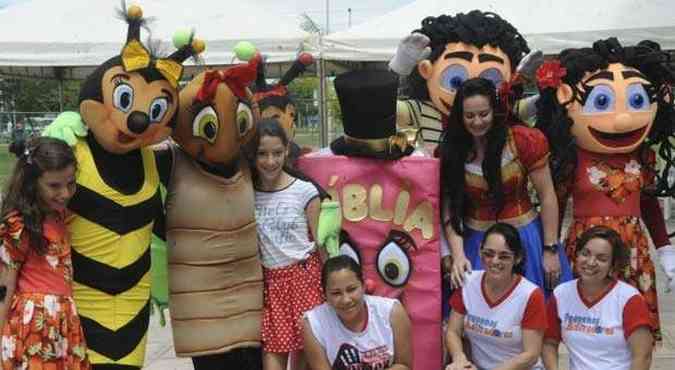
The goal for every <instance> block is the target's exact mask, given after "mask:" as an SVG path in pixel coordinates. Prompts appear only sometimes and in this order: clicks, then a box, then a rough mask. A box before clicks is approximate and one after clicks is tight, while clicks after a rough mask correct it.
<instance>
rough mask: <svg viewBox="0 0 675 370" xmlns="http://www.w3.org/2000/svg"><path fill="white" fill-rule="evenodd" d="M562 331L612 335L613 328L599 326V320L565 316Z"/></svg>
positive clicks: (596, 318) (587, 317)
mask: <svg viewBox="0 0 675 370" xmlns="http://www.w3.org/2000/svg"><path fill="white" fill-rule="evenodd" d="M561 327H562V329H563V330H568V331H578V332H582V333H586V334H598V335H601V334H604V335H613V334H614V328H604V327H602V326H600V318H598V317H589V316H580V315H570V314H568V313H566V314H565V317H564V318H563V322H562V325H561Z"/></svg>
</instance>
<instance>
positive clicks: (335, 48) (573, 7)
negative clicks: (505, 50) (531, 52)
mask: <svg viewBox="0 0 675 370" xmlns="http://www.w3.org/2000/svg"><path fill="white" fill-rule="evenodd" d="M473 9H480V10H482V11H491V12H494V13H497V14H499V15H500V16H501V17H502V18H504V19H506V20H507V21H509V22H510V23H511V24H513V25H514V27H516V28H517V29H518V30H519V31H520V33H521V34H523V35H524V36H525V39H526V40H527V41H528V44H529V46H530V48H532V49H541V50H542V51H544V53H546V54H557V53H558V52H560V51H561V50H563V49H565V48H570V47H586V46H590V45H591V43H592V42H593V41H595V40H598V39H601V38H607V37H612V36H616V37H618V38H619V40H620V41H621V42H622V43H623V44H625V45H630V44H635V43H637V42H639V41H641V40H645V39H650V40H653V41H656V42H659V43H660V44H661V46H662V47H663V48H664V49H669V50H673V49H675V4H674V3H673V0H595V1H593V0H590V1H589V0H499V1H497V0H471V1H466V0H417V1H415V2H414V3H411V4H408V5H406V6H403V7H401V8H398V9H396V10H394V11H392V12H390V13H387V14H384V15H382V16H380V17H377V18H374V19H372V20H371V21H368V22H366V23H363V24H360V25H358V26H355V27H352V28H351V29H349V30H347V31H344V32H338V33H333V34H330V35H328V36H327V37H325V38H324V39H323V50H322V54H323V57H324V58H325V59H327V60H349V61H364V62H367V61H388V60H389V59H390V58H391V57H392V56H393V55H394V52H395V51H396V46H397V45H398V42H399V41H400V40H401V39H402V38H403V37H405V36H406V35H408V34H410V32H412V31H413V30H415V29H418V28H420V23H421V21H422V19H424V18H425V17H427V16H437V15H440V14H457V13H461V12H464V13H466V12H469V11H471V10H473Z"/></svg>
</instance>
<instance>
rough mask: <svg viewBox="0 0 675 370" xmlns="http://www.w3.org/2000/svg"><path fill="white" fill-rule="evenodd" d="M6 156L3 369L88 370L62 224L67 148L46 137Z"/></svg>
mask: <svg viewBox="0 0 675 370" xmlns="http://www.w3.org/2000/svg"><path fill="white" fill-rule="evenodd" d="M10 151H12V152H13V153H14V154H16V155H17V156H18V157H19V159H18V161H17V163H16V166H15V168H14V172H13V174H12V177H11V178H10V180H9V183H8V184H7V190H6V191H5V192H4V194H3V203H2V223H1V224H0V272H1V273H2V274H1V277H2V279H1V282H2V285H4V287H3V288H4V289H2V290H5V292H6V295H4V294H3V295H4V297H2V298H3V299H2V301H1V302H0V326H1V327H2V352H1V356H2V357H1V359H2V369H5V370H10V369H11V370H15V369H28V370H31V369H33V370H38V369H40V370H42V369H45V370H62V369H69V370H71V369H72V370H83V369H90V365H89V361H88V359H87V356H86V346H85V342H84V335H83V333H82V327H81V326H80V319H79V317H78V316H77V311H76V310H75V304H74V301H73V298H72V285H71V284H72V276H73V271H72V263H71V254H70V253H71V252H70V243H69V240H68V235H67V232H66V228H65V223H64V218H65V213H66V205H67V204H68V201H69V200H70V198H71V197H72V196H73V194H74V193H75V170H76V165H75V163H76V162H75V156H74V155H73V152H72V151H71V149H70V147H68V145H67V144H66V143H65V142H62V141H60V140H57V139H52V138H45V137H42V138H37V139H33V140H32V141H30V142H28V143H27V144H25V145H24V144H23V143H15V144H12V146H10ZM0 293H1V292H0Z"/></svg>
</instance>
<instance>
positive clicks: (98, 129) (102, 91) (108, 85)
mask: <svg viewBox="0 0 675 370" xmlns="http://www.w3.org/2000/svg"><path fill="white" fill-rule="evenodd" d="M122 5H123V9H122V11H121V13H122V15H123V16H124V18H125V19H126V21H127V22H128V24H129V30H128V36H127V42H126V44H125V45H124V48H123V49H122V52H121V53H120V55H118V56H115V57H113V58H111V59H109V60H108V61H106V62H105V63H103V64H102V65H101V66H99V67H98V68H97V69H96V70H95V71H94V72H93V73H92V74H91V75H90V76H89V77H88V78H87V79H86V81H85V82H84V84H83V86H82V90H81V92H80V114H79V115H78V114H77V113H74V112H66V113H63V114H62V115H61V116H59V117H58V118H57V120H56V121H55V122H54V123H52V125H50V127H48V128H47V131H46V132H45V134H46V135H49V136H60V137H61V138H64V139H67V140H66V141H69V143H70V144H71V145H74V150H75V155H76V157H77V160H78V173H77V192H76V193H75V196H74V197H73V199H72V200H71V202H70V205H69V208H70V210H71V211H72V216H71V217H70V218H69V220H68V227H69V231H70V234H71V237H72V246H73V270H74V283H73V291H74V296H75V301H76V304H77V310H78V313H79V315H80V317H81V320H82V326H83V328H84V333H85V337H86V340H87V346H88V348H89V359H90V360H91V362H92V364H93V368H94V369H140V368H141V366H142V365H143V360H144V357H145V344H146V340H147V330H148V321H149V315H150V301H149V298H150V239H151V235H152V231H153V227H154V226H159V225H155V223H156V220H157V217H159V216H161V207H162V204H161V202H162V200H161V196H160V192H159V175H158V171H157V168H156V164H155V157H154V154H153V152H152V150H150V149H149V148H147V146H148V145H150V144H153V143H156V142H159V141H161V140H163V139H165V138H166V137H168V136H169V134H170V133H171V130H172V127H173V126H174V119H175V115H176V112H177V110H178V91H177V86H178V81H179V80H180V78H181V75H182V71H183V67H182V62H183V61H184V60H185V59H187V58H188V57H190V56H194V55H196V54H198V52H199V51H201V50H203V48H204V45H203V43H202V42H199V41H197V40H195V41H194V42H192V43H189V44H186V45H184V46H182V47H181V48H180V49H179V50H177V51H176V52H174V53H173V54H171V55H170V56H169V57H167V58H157V57H155V56H154V55H152V54H151V53H150V52H149V51H148V50H147V49H146V48H145V46H143V44H142V43H141V42H140V28H141V27H142V26H143V25H144V23H145V19H144V18H143V14H142V10H141V8H140V7H138V6H131V7H129V9H128V10H127V11H125V9H124V7H125V5H124V2H123V3H122ZM82 123H84V125H86V127H87V128H88V129H89V131H91V133H90V134H88V135H86V130H82V129H79V127H82ZM73 132H75V133H76V134H78V135H86V136H84V137H82V136H79V137H78V136H74V135H73Z"/></svg>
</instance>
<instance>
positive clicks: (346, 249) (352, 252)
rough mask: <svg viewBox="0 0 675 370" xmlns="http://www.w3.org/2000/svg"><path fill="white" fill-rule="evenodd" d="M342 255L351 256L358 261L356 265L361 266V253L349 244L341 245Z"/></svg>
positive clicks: (343, 243)
mask: <svg viewBox="0 0 675 370" xmlns="http://www.w3.org/2000/svg"><path fill="white" fill-rule="evenodd" d="M340 255H345V256H349V257H351V258H352V259H353V260H354V261H356V263H358V264H359V265H360V264H361V255H360V254H359V251H358V250H357V249H356V248H354V247H352V245H351V244H349V242H342V244H340Z"/></svg>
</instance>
